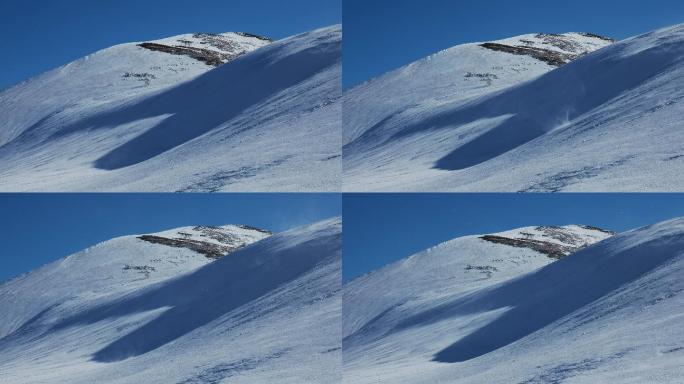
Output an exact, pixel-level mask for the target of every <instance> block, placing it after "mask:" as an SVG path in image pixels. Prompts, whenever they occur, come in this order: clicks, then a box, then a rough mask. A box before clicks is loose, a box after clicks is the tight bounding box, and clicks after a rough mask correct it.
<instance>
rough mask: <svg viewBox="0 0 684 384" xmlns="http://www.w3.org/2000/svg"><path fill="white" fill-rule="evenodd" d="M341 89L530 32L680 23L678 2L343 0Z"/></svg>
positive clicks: (619, 32)
mask: <svg viewBox="0 0 684 384" xmlns="http://www.w3.org/2000/svg"><path fill="white" fill-rule="evenodd" d="M343 14H344V40H343V49H344V55H343V60H344V75H343V83H344V86H345V87H347V88H348V87H350V86H352V85H355V84H358V83H360V82H362V81H365V80H368V79H370V78H372V77H375V76H378V75H380V74H382V73H384V72H387V71H389V70H392V69H395V68H398V67H401V66H403V65H405V64H408V63H410V62H412V61H415V60H417V59H420V58H422V57H425V56H427V55H430V54H432V53H435V52H438V51H440V50H442V49H445V48H449V47H452V46H454V45H457V44H463V43H469V42H476V41H487V40H494V39H500V38H504V37H510V36H515V35H521V34H525V33H537V32H551V33H562V32H571V31H575V32H593V33H598V34H602V35H606V36H610V37H613V38H615V39H623V38H626V37H629V36H633V35H636V34H640V33H643V32H648V31H650V30H653V29H657V28H660V27H663V26H667V25H672V24H677V23H681V22H684V1H681V0H651V1H643V0H623V1H618V0H600V1H597V0H573V1H563V2H558V1H549V0H516V1H510V0H505V1H504V0H487V1H476V0H458V1H457V0H423V1H419V0H372V1H368V0H344V2H343Z"/></svg>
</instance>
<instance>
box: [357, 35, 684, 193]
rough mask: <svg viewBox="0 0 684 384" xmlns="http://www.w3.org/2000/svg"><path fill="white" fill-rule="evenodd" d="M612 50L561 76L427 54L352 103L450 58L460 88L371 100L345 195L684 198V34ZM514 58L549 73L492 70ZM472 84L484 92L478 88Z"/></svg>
mask: <svg viewBox="0 0 684 384" xmlns="http://www.w3.org/2000/svg"><path fill="white" fill-rule="evenodd" d="M584 38H585V39H592V38H591V37H586V36H584ZM593 39H598V40H600V38H593ZM513 40H518V41H520V40H521V39H520V38H514V39H513ZM524 40H527V39H524ZM604 42H605V44H603V45H601V44H597V45H595V46H592V47H587V46H586V45H585V48H586V50H588V51H589V50H593V48H600V47H601V46H603V48H601V49H598V50H596V51H594V52H591V53H589V54H586V55H581V56H580V57H578V58H576V59H574V60H572V59H571V58H569V59H568V60H572V61H569V62H568V63H567V64H564V65H561V64H562V63H558V64H559V65H560V66H559V67H557V68H556V67H552V66H551V65H549V64H548V63H546V62H543V63H542V64H539V63H540V62H542V61H543V60H541V59H538V58H535V55H537V56H539V55H538V54H537V53H534V52H533V53H530V54H529V55H526V54H524V53H520V52H517V53H511V52H509V51H510V49H509V51H505V50H498V51H495V52H494V53H488V54H487V55H486V56H483V55H484V54H482V55H480V54H477V55H476V53H477V52H479V51H486V50H488V51H492V49H489V48H485V47H483V46H480V45H466V46H463V47H456V48H453V49H452V50H453V51H459V50H465V51H467V52H471V51H472V52H473V53H471V54H463V55H460V56H457V57H449V52H450V51H449V50H448V51H445V52H444V53H441V54H438V55H437V56H436V57H437V58H440V57H441V56H445V60H444V63H440V62H439V61H438V60H437V59H431V58H428V59H425V60H423V61H421V62H419V63H416V64H412V65H410V66H408V67H406V68H404V69H401V70H399V71H398V72H396V73H395V74H390V75H386V76H385V77H380V78H378V79H376V80H374V81H371V82H369V83H366V84H364V85H362V86H360V87H358V88H356V89H354V90H352V91H351V92H350V98H353V99H363V98H370V97H373V96H372V95H373V94H376V95H377V94H378V92H381V90H382V91H383V92H386V91H385V89H386V88H387V87H394V88H393V91H392V92H390V93H389V94H392V95H394V94H400V95H401V94H403V93H406V91H407V90H408V89H410V88H402V86H401V84H400V83H397V84H393V83H392V81H391V79H392V77H393V76H399V75H400V74H401V72H402V71H410V70H411V68H412V67H420V69H419V70H420V71H421V72H424V75H423V76H424V77H427V78H429V77H430V76H431V75H430V74H431V73H433V72H436V73H441V72H443V70H442V68H443V67H444V66H445V65H447V63H449V62H451V63H453V65H454V66H462V67H464V68H468V69H467V70H466V71H464V70H460V71H459V72H458V73H457V74H454V76H453V78H455V79H458V83H453V85H449V83H447V82H445V81H443V80H438V82H439V83H440V84H444V86H445V87H446V88H447V89H445V90H441V89H437V90H435V91H434V95H435V97H437V98H439V97H443V100H440V101H430V102H416V101H415V100H404V99H402V98H401V97H397V98H395V97H392V98H388V97H385V98H384V100H383V101H382V103H383V106H376V105H374V104H369V106H368V107H367V108H366V110H367V111H368V112H367V113H366V112H364V113H359V114H358V116H356V117H355V120H354V121H351V122H350V121H347V120H345V121H344V130H345V132H346V138H347V142H346V145H345V148H344V169H345V175H344V178H345V180H344V189H345V190H349V191H361V190H387V191H403V190H415V191H508V192H512V191H524V192H532V191H543V192H555V191H674V190H682V189H683V188H684V186H683V185H682V184H681V183H682V182H681V180H682V177H681V176H682V170H683V169H684V168H683V167H682V161H684V156H682V154H683V153H684V147H683V146H684V141H682V136H681V134H680V132H679V131H680V128H681V119H680V118H679V116H681V114H682V112H683V111H682V104H681V103H680V101H681V100H682V98H684V94H683V93H682V89H684V88H683V87H682V86H681V84H682V83H681V79H682V66H681V63H682V57H683V54H684V26H683V25H676V26H673V27H669V28H664V29H661V30H658V31H654V32H651V33H647V34H644V35H640V36H636V37H633V38H630V39H626V40H624V41H621V42H618V43H614V44H608V42H607V41H604ZM508 44H509V47H510V46H515V47H518V46H521V44H516V43H513V44H512V45H511V44H510V43H508ZM504 45H505V44H504ZM528 53H529V52H528ZM473 56H475V57H473ZM513 59H517V60H526V61H529V62H533V63H534V62H536V63H537V64H538V66H542V65H544V66H545V67H544V68H543V69H541V68H540V67H539V68H538V69H537V70H533V71H532V70H531V71H527V72H526V73H527V74H529V76H518V77H515V78H513V77H510V76H506V75H505V74H503V75H500V74H499V73H498V72H492V70H491V69H490V68H496V69H499V68H504V69H508V70H514V69H515V67H510V68H509V67H507V66H506V63H507V61H506V60H513ZM547 60H548V58H547ZM568 60H566V61H568ZM432 61H437V63H436V64H435V65H432V63H431V62H432ZM464 72H465V74H464ZM478 74H479V75H478ZM494 76H495V77H494ZM438 79H439V78H438ZM502 79H504V81H501V80H502ZM473 80H477V81H473ZM418 81H420V82H422V81H423V80H418ZM468 81H470V82H471V83H475V84H478V85H479V88H477V87H475V90H473V91H471V89H473V86H468V85H466V84H470V83H467V82H468ZM497 81H498V82H499V83H498V84H501V86H497ZM490 82H491V86H489V87H487V84H489V83H490ZM428 84H429V83H428ZM428 86H429V85H428ZM402 90H403V92H402ZM432 93H433V91H432V90H431V89H427V90H426V91H425V94H426V96H422V95H421V96H420V98H425V99H428V100H429V98H430V95H431V94H432ZM445 94H446V95H447V96H443V95H445ZM461 95H462V96H461ZM345 97H346V96H345ZM345 102H346V99H345ZM345 105H346V104H345ZM384 105H390V107H385V106H384Z"/></svg>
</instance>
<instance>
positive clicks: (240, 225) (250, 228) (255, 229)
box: [236, 224, 273, 235]
mask: <svg viewBox="0 0 684 384" xmlns="http://www.w3.org/2000/svg"><path fill="white" fill-rule="evenodd" d="M236 227H239V228H242V229H249V230H251V231H257V232H261V233H265V234H267V235H272V234H273V232H271V231H267V230H265V229H261V228H257V227H252V226H251V225H244V224H239V225H236Z"/></svg>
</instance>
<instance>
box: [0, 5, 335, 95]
mask: <svg viewBox="0 0 684 384" xmlns="http://www.w3.org/2000/svg"><path fill="white" fill-rule="evenodd" d="M340 2H341V0H288V1H283V0H96V1H94V0H59V1H57V0H2V1H0V36H2V37H3V42H2V44H3V55H2V67H1V68H2V71H0V89H3V88H6V87H8V86H10V85H13V84H15V83H18V82H20V81H22V80H25V79H28V78H30V77H32V76H34V75H37V74H39V73H42V72H44V71H46V70H49V69H52V68H55V67H58V66H60V65H63V64H66V63H68V62H70V61H73V60H75V59H78V58H80V57H82V56H85V55H87V54H90V53H92V52H95V51H97V50H99V49H103V48H107V47H110V46H112V45H115V44H120V43H127V42H132V41H141V40H152V39H158V38H162V37H168V36H173V35H178V34H182V33H194V32H229V31H239V32H251V33H256V34H260V35H266V36H268V37H271V38H273V39H280V38H283V37H287V36H291V35H294V34H297V33H301V32H305V31H309V30H312V29H316V28H319V27H324V26H328V25H332V24H338V23H341V22H342V5H341V3H340Z"/></svg>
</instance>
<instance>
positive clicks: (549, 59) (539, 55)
mask: <svg viewBox="0 0 684 384" xmlns="http://www.w3.org/2000/svg"><path fill="white" fill-rule="evenodd" d="M480 46H481V47H483V48H487V49H491V50H493V51H500V52H507V53H512V54H514V55H525V56H531V57H534V58H535V59H537V60H541V61H543V62H545V63H547V64H549V65H553V66H556V67H560V66H561V65H563V64H565V63H567V62H569V61H571V60H572V59H574V58H575V57H577V55H571V54H567V53H560V52H555V51H551V50H548V49H542V48H534V47H523V46H512V45H506V44H499V43H482V44H480Z"/></svg>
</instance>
